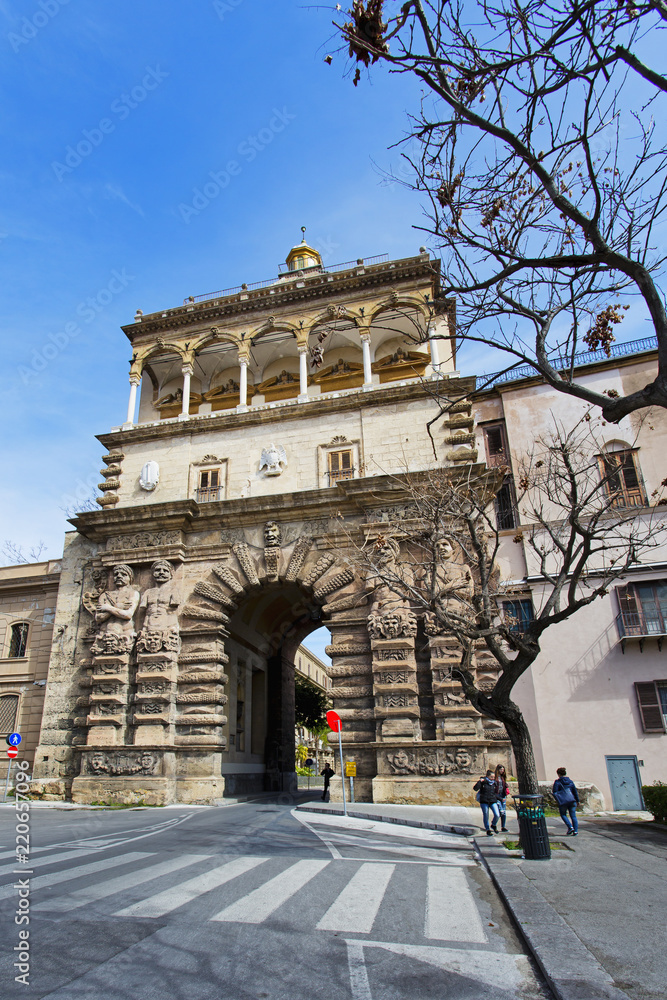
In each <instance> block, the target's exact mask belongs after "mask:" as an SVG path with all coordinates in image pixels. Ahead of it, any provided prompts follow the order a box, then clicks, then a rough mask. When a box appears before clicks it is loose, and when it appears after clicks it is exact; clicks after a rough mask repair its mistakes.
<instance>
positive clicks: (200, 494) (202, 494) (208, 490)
mask: <svg viewBox="0 0 667 1000" xmlns="http://www.w3.org/2000/svg"><path fill="white" fill-rule="evenodd" d="M220 492H221V488H220V486H207V487H204V488H202V489H198V490H195V500H196V501H197V503H213V502H214V501H215V500H220V499H221V497H220Z"/></svg>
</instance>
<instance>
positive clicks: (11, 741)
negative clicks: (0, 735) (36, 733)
mask: <svg viewBox="0 0 667 1000" xmlns="http://www.w3.org/2000/svg"><path fill="white" fill-rule="evenodd" d="M20 742H21V734H20V733H10V734H9V736H8V737H7V743H8V745H9V746H10V747H17V746H18V745H19V743H20Z"/></svg>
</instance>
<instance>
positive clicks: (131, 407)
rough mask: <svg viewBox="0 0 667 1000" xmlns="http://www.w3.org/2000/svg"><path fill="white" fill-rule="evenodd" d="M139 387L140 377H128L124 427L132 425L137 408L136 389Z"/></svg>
mask: <svg viewBox="0 0 667 1000" xmlns="http://www.w3.org/2000/svg"><path fill="white" fill-rule="evenodd" d="M140 385H141V375H130V399H129V402H128V404H127V421H126V426H130V427H132V426H133V425H134V411H135V410H136V408H137V389H138V388H139V386H140Z"/></svg>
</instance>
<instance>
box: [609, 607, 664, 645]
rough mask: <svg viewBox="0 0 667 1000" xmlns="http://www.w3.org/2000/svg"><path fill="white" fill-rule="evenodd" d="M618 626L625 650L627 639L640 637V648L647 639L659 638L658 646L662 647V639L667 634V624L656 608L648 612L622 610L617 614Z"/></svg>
mask: <svg viewBox="0 0 667 1000" xmlns="http://www.w3.org/2000/svg"><path fill="white" fill-rule="evenodd" d="M616 627H617V629H618V634H619V637H620V639H621V645H622V648H623V652H625V643H626V640H627V639H639V648H640V649H643V646H644V640H645V639H657V640H658V648H659V649H662V640H663V638H664V637H665V636H667V626H666V624H665V619H664V618H663V616H662V614H661V613H660V612H659V611H658V610H655V611H653V612H651V613H650V614H647V613H646V612H645V611H644V610H643V609H642V610H641V611H620V612H619V613H618V614H617V615H616Z"/></svg>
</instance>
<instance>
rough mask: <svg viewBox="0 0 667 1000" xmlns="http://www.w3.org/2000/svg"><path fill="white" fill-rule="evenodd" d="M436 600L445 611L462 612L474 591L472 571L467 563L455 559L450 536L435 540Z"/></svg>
mask: <svg viewBox="0 0 667 1000" xmlns="http://www.w3.org/2000/svg"><path fill="white" fill-rule="evenodd" d="M435 555H436V570H435V581H434V583H435V586H434V590H435V593H436V602H437V603H438V605H439V606H440V607H441V608H442V610H443V612H446V611H447V610H448V609H451V610H452V611H453V612H455V613H457V612H458V613H462V612H463V611H464V605H465V604H466V603H468V602H469V601H470V598H471V597H472V592H473V580H472V573H471V572H470V566H468V564H467V563H463V562H457V561H456V560H455V559H454V547H453V545H452V543H451V541H450V540H449V538H439V539H437V540H436V542H435Z"/></svg>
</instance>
